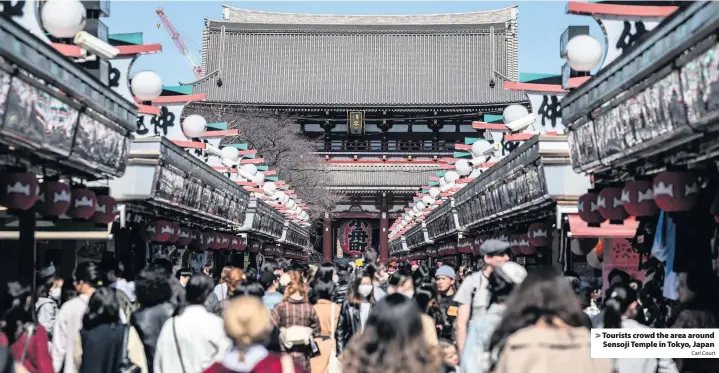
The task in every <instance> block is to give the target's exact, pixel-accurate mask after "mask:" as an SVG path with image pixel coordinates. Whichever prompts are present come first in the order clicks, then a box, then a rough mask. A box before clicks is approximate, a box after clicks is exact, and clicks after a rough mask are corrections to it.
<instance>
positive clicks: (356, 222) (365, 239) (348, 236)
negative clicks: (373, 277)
mask: <svg viewBox="0 0 719 373" xmlns="http://www.w3.org/2000/svg"><path fill="white" fill-rule="evenodd" d="M337 236H338V237H339V238H340V246H341V247H342V251H343V252H344V253H345V254H347V255H361V254H362V253H363V252H364V251H365V250H367V249H369V248H371V247H372V224H371V223H370V222H369V221H366V220H360V219H350V220H346V221H344V222H343V223H342V224H341V225H340V228H339V230H338V235H337Z"/></svg>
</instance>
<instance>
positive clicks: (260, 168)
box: [257, 165, 270, 171]
mask: <svg viewBox="0 0 719 373" xmlns="http://www.w3.org/2000/svg"><path fill="white" fill-rule="evenodd" d="M257 169H258V170H260V171H267V170H269V169H270V167H269V166H265V165H259V166H257Z"/></svg>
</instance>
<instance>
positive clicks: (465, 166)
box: [454, 159, 472, 176]
mask: <svg viewBox="0 0 719 373" xmlns="http://www.w3.org/2000/svg"><path fill="white" fill-rule="evenodd" d="M454 169H455V170H457V173H458V174H460V175H462V176H467V175H469V174H470V173H472V165H470V164H469V161H468V160H466V159H460V160H458V161H457V163H455V164H454Z"/></svg>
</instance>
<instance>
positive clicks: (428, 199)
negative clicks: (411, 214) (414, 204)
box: [422, 196, 434, 206]
mask: <svg viewBox="0 0 719 373" xmlns="http://www.w3.org/2000/svg"><path fill="white" fill-rule="evenodd" d="M422 202H423V203H424V204H425V206H430V205H431V204H433V203H434V198H432V197H430V196H424V197H422Z"/></svg>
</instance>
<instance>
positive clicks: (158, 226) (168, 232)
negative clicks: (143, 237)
mask: <svg viewBox="0 0 719 373" xmlns="http://www.w3.org/2000/svg"><path fill="white" fill-rule="evenodd" d="M153 229H154V231H153V235H152V237H150V240H151V241H154V242H169V241H170V238H171V237H172V236H173V235H174V233H173V232H172V225H171V224H170V222H168V221H164V220H157V221H155V224H154V228H153Z"/></svg>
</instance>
